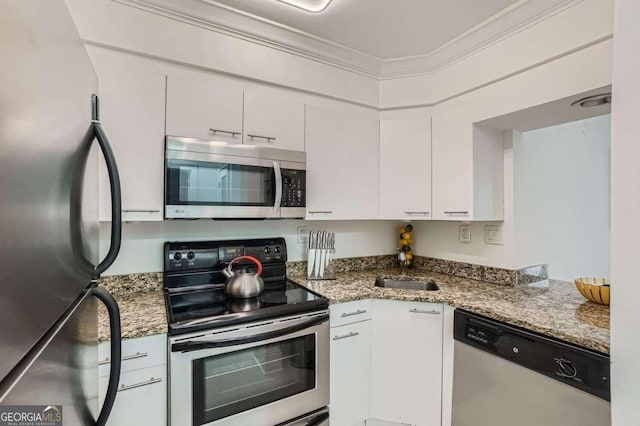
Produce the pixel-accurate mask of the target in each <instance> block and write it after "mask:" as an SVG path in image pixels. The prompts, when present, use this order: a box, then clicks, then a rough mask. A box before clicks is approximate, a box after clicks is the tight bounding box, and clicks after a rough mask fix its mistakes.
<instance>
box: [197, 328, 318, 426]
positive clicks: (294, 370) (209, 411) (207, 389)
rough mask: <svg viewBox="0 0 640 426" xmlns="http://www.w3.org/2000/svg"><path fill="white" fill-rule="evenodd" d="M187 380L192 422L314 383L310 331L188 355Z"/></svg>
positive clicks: (311, 386)
mask: <svg viewBox="0 0 640 426" xmlns="http://www.w3.org/2000/svg"><path fill="white" fill-rule="evenodd" d="M192 386H193V424H194V425H203V424H206V423H209V422H212V421H214V420H217V419H221V418H223V417H227V416H231V415H233V414H237V413H241V412H243V411H246V410H250V409H252V408H255V407H259V406H261V405H265V404H269V403H271V402H274V401H278V400H280V399H284V398H287V397H289V396H292V395H296V394H299V393H301V392H305V391H308V390H311V389H314V388H315V386H316V339H315V334H309V335H306V336H302V337H298V338H295V339H289V340H283V341H280V342H276V343H271V344H268V345H263V346H257V347H254V348H251V349H245V350H242V351H236V352H229V353H225V354H221V355H216V356H211V357H208V358H202V359H197V360H194V361H193V381H192Z"/></svg>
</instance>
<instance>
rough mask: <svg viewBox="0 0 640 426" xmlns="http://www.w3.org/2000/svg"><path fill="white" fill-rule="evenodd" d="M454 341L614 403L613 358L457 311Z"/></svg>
mask: <svg viewBox="0 0 640 426" xmlns="http://www.w3.org/2000/svg"><path fill="white" fill-rule="evenodd" d="M454 338H455V339H456V340H457V341H459V342H462V343H465V344H467V345H470V346H473V347H476V348H478V349H481V350H483V351H485V352H488V353H491V354H493V355H495V356H498V357H500V358H504V359H506V360H508V361H511V362H513V363H516V364H518V365H521V366H523V367H526V368H529V369H531V370H534V371H536V372H538V373H541V374H544V375H546V376H548V377H551V378H553V379H556V380H558V381H561V382H563V383H566V384H568V385H570V386H574V387H576V388H579V389H582V390H583V391H585V392H589V393H591V394H593V395H596V396H599V397H600V398H603V399H606V400H610V383H609V370H610V363H609V357H608V356H606V355H604V354H600V353H597V352H594V351H590V350H588V349H586V348H582V347H579V346H576V345H572V344H570V343H567V342H563V341H559V340H555V339H552V338H550V337H547V336H543V335H540V334H537V333H534V332H531V331H528V330H524V329H521V328H519V327H515V326H512V325H509V324H506V323H502V322H499V321H496V320H493V319H490V318H486V317H483V316H480V315H477V314H473V313H471V312H466V311H463V310H460V309H457V310H456V312H455V315H454Z"/></svg>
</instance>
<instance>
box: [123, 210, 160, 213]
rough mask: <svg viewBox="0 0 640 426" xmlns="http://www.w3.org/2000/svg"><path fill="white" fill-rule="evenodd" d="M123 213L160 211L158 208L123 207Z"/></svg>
mask: <svg viewBox="0 0 640 426" xmlns="http://www.w3.org/2000/svg"><path fill="white" fill-rule="evenodd" d="M122 212H123V213H160V210H158V209H129V210H128V209H124V210H122Z"/></svg>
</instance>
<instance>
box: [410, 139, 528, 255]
mask: <svg viewBox="0 0 640 426" xmlns="http://www.w3.org/2000/svg"><path fill="white" fill-rule="evenodd" d="M518 135H519V133H517V132H509V131H505V132H504V136H505V138H504V221H503V222H496V223H493V222H472V223H470V225H471V242H470V243H461V242H460V238H459V229H460V225H461V224H462V223H465V224H467V223H468V222H440V221H425V222H415V223H414V226H415V247H414V252H415V253H416V254H417V255H419V256H428V257H437V258H441V259H447V260H455V261H458V262H468V263H475V264H479V265H487V266H495V267H498V268H513V267H514V258H513V254H514V251H515V248H514V238H513V228H514V226H513V144H514V140H515V138H517V137H518ZM487 224H498V225H501V226H502V239H503V244H502V245H492V244H485V242H484V227H485V225H487Z"/></svg>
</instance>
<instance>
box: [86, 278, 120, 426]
mask: <svg viewBox="0 0 640 426" xmlns="http://www.w3.org/2000/svg"><path fill="white" fill-rule="evenodd" d="M92 292H93V295H94V296H95V297H97V298H98V299H99V300H100V301H101V302H102V303H103V304H104V306H106V308H107V312H108V313H109V329H110V333H111V354H110V357H111V366H110V370H109V384H108V385H107V393H106V395H105V398H104V403H103V404H102V408H101V409H100V414H99V415H98V420H96V426H104V425H106V424H107V419H108V418H109V415H110V414H111V409H112V408H113V404H114V403H115V401H116V395H117V393H118V384H119V382H120V370H121V367H122V329H121V327H120V309H119V308H118V303H117V302H116V301H115V299H114V298H113V296H111V294H110V293H109V292H108V291H107V290H105V289H104V288H102V287H93V289H92Z"/></svg>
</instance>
